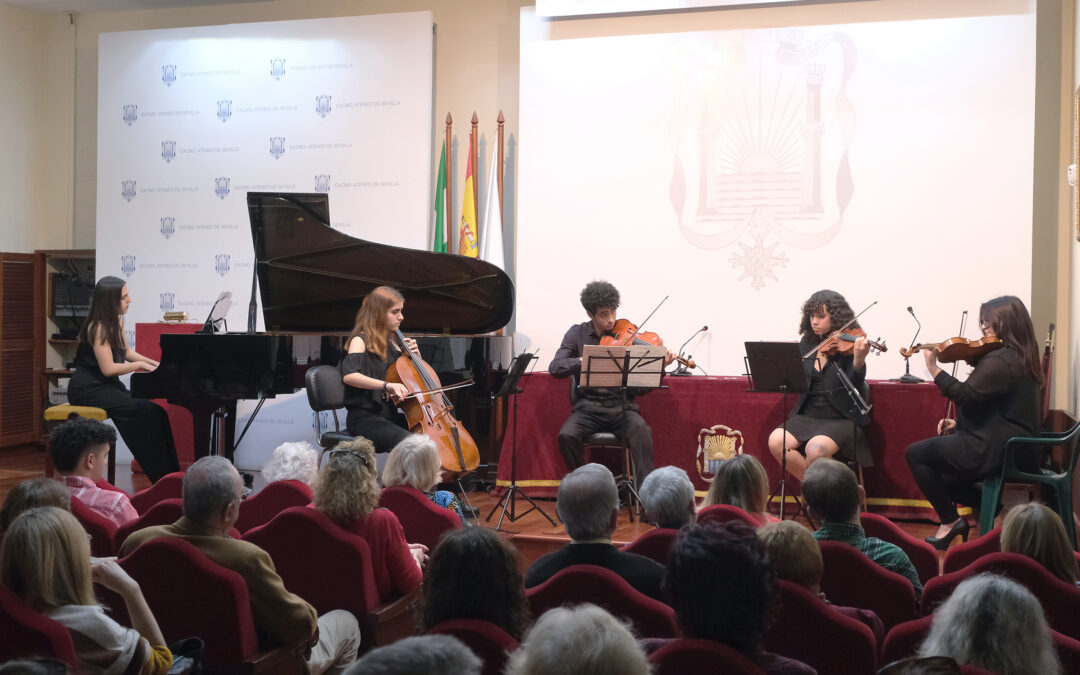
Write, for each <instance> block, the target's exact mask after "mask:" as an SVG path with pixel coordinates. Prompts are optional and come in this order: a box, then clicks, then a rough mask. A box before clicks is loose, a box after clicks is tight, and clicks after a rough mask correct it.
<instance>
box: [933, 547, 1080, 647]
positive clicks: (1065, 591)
mask: <svg viewBox="0 0 1080 675" xmlns="http://www.w3.org/2000/svg"><path fill="white" fill-rule="evenodd" d="M981 572H994V573H996V574H1002V575H1004V576H1007V577H1009V578H1010V579H1012V580H1013V581H1015V582H1017V583H1020V584H1022V585H1024V586H1026V587H1027V588H1028V590H1030V591H1031V592H1032V593H1034V594H1035V597H1036V598H1038V599H1039V602H1040V603H1042V607H1043V612H1044V613H1045V614H1046V620H1047V622H1048V623H1049V624H1050V627H1051V628H1053V629H1054V630H1056V631H1057V632H1059V633H1064V634H1065V635H1068V636H1069V637H1071V638H1077V639H1080V588H1077V587H1076V586H1074V585H1073V584H1070V583H1067V582H1065V581H1062V580H1061V579H1058V578H1057V577H1055V576H1054V575H1052V574H1050V572H1048V571H1047V570H1046V568H1044V567H1043V566H1042V565H1040V564H1039V563H1037V562H1035V561H1034V560H1032V559H1031V558H1028V557H1027V556H1023V555H1020V554H1019V553H988V554H987V555H984V556H982V557H981V558H979V559H978V560H976V561H975V562H973V563H972V564H970V565H968V566H967V567H965V568H963V569H961V570H957V571H956V572H950V573H949V574H943V575H941V576H940V577H937V578H936V579H931V580H930V583H928V584H927V585H926V588H925V589H923V610H924V611H925V612H933V611H935V610H936V609H937V607H938V605H940V604H941V603H942V602H944V601H945V599H946V598H948V597H949V595H950V594H952V592H953V590H954V589H955V588H956V587H957V586H958V585H959V584H960V582H961V581H963V580H964V579H967V578H969V577H972V576H974V575H976V574H979V573H981Z"/></svg>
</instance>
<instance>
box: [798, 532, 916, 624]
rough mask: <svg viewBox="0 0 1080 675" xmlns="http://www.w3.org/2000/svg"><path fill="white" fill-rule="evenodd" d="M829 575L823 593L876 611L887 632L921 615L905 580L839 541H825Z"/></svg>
mask: <svg viewBox="0 0 1080 675" xmlns="http://www.w3.org/2000/svg"><path fill="white" fill-rule="evenodd" d="M818 544H819V545H820V546H821V558H822V560H823V561H824V562H825V574H824V575H823V576H822V578H821V590H822V591H823V592H824V593H825V597H827V598H828V599H829V602H832V603H833V604H836V605H845V606H848V607H858V608H860V609H870V610H873V611H874V613H875V614H877V615H878V617H879V618H880V619H881V622H882V623H883V624H885V630H886V631H888V630H889V629H890V628H892V627H893V626H895V625H896V624H898V623H903V622H904V621H910V620H911V619H914V618H915V617H916V616H918V614H917V612H916V609H915V607H916V606H915V589H914V588H913V587H912V585H911V582H910V581H908V580H907V579H906V578H905V577H903V576H901V575H899V574H896V573H895V572H890V571H889V570H887V569H885V568H884V567H882V566H881V565H878V564H877V563H876V562H874V561H873V560H871V559H870V558H868V557H867V556H866V555H864V554H863V553H862V551H860V550H859V549H857V548H855V547H854V546H851V545H850V544H845V543H843V542H839V541H821V542H818Z"/></svg>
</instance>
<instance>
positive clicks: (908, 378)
mask: <svg viewBox="0 0 1080 675" xmlns="http://www.w3.org/2000/svg"><path fill="white" fill-rule="evenodd" d="M907 311H908V314H910V315H911V318H912V319H915V325H916V328H915V335H913V336H912V338H911V344H910V345H909V346H908V350H909V351H910V350H911V349H913V348H914V347H915V340H917V339H918V337H919V331H921V330H922V322H921V321H919V317H917V316H915V311H914V310H912V309H911V306H908V308H907ZM922 381H923V379H922V378H921V377H919V376H918V375H912V374H911V357H910V356H905V357H904V374H903V375H901V376H900V377H898V378H896V379H895V380H894V382H903V383H904V384H914V383H915V382H922Z"/></svg>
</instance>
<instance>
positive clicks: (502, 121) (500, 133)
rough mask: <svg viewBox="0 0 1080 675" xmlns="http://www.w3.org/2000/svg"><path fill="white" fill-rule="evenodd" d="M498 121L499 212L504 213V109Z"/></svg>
mask: <svg viewBox="0 0 1080 675" xmlns="http://www.w3.org/2000/svg"><path fill="white" fill-rule="evenodd" d="M498 122H499V134H498V135H499V173H498V176H499V213H500V214H502V212H503V210H502V205H503V131H504V128H503V125H504V124H505V123H506V118H505V117H503V111H501V110H500V111H499V117H498ZM492 170H493V171H494V170H495V167H492ZM500 220H501V219H500ZM505 230H506V228H505V226H504V227H503V231H505Z"/></svg>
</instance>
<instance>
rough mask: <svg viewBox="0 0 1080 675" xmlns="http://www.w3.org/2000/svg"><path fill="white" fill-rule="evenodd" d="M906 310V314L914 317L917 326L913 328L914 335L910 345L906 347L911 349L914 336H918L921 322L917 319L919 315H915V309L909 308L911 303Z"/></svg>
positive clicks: (913, 344)
mask: <svg viewBox="0 0 1080 675" xmlns="http://www.w3.org/2000/svg"><path fill="white" fill-rule="evenodd" d="M907 311H908V314H910V315H911V318H912V319H915V324H916V325H917V326H918V327H917V328H916V329H915V337H913V338H911V346H909V347H908V349H911V348H912V347H914V346H915V338H917V337H919V331H921V330H922V322H921V321H919V317H917V316H915V310H913V309H912V308H911V305H908V308H907Z"/></svg>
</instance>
